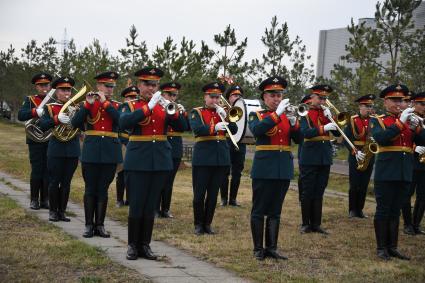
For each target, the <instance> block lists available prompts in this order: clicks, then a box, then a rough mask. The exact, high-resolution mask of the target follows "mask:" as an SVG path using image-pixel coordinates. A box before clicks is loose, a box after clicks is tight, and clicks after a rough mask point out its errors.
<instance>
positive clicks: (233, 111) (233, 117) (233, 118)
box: [219, 94, 243, 122]
mask: <svg viewBox="0 0 425 283" xmlns="http://www.w3.org/2000/svg"><path fill="white" fill-rule="evenodd" d="M219 106H220V107H223V108H224V109H225V110H226V113H227V116H226V119H227V120H229V122H237V121H239V120H240V119H241V118H242V115H243V110H242V108H240V107H238V106H232V105H230V103H229V102H228V101H227V100H226V98H224V96H223V95H222V94H221V95H220V102H219Z"/></svg>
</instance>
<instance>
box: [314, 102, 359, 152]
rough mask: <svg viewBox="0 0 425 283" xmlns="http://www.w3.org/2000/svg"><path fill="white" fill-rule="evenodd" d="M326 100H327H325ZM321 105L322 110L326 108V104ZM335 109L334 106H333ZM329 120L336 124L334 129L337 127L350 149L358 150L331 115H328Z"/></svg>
mask: <svg viewBox="0 0 425 283" xmlns="http://www.w3.org/2000/svg"><path fill="white" fill-rule="evenodd" d="M327 101H328V100H327ZM321 107H322V109H323V110H325V109H328V108H327V107H326V106H324V105H321ZM335 109H336V108H335ZM329 120H330V121H331V122H332V123H334V124H335V126H336V129H337V131H338V132H339V133H340V134H341V136H342V137H343V138H344V140H345V141H346V142H347V144H348V145H349V146H350V147H351V149H352V150H353V151H354V152H357V151H358V150H357V148H356V147H355V146H354V144H353V143H352V142H351V141H350V139H349V138H348V137H347V135H346V134H345V133H344V131H343V130H341V128H340V126H339V124H337V122H336V121H335V120H334V118H332V117H329Z"/></svg>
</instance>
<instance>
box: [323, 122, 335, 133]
mask: <svg viewBox="0 0 425 283" xmlns="http://www.w3.org/2000/svg"><path fill="white" fill-rule="evenodd" d="M323 130H324V131H325V132H329V131H336V125H335V124H334V123H327V124H326V125H325V126H323Z"/></svg>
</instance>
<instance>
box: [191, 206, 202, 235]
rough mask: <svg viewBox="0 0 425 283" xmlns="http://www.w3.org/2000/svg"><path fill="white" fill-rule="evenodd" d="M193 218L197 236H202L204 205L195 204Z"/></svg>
mask: <svg viewBox="0 0 425 283" xmlns="http://www.w3.org/2000/svg"><path fill="white" fill-rule="evenodd" d="M193 218H194V224H195V235H197V236H200V235H202V234H204V233H205V231H204V204H203V203H202V202H200V203H195V202H193Z"/></svg>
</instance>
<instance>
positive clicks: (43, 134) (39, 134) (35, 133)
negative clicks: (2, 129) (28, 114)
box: [25, 89, 55, 142]
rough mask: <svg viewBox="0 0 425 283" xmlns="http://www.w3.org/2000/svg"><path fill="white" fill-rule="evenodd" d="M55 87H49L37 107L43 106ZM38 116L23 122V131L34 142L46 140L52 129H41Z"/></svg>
mask: <svg viewBox="0 0 425 283" xmlns="http://www.w3.org/2000/svg"><path fill="white" fill-rule="evenodd" d="M54 92H55V89H51V90H50V91H49V92H48V93H47V94H46V97H44V99H43V101H41V103H40V105H39V106H38V107H37V108H43V107H44V105H46V103H47V102H49V100H50V99H51V98H52V96H53V93H54ZM39 123H40V118H32V119H30V120H28V121H26V122H25V133H26V134H27V137H28V138H29V139H30V140H33V141H35V142H46V141H48V140H49V139H50V136H51V135H52V131H51V130H48V131H43V130H42V129H41V128H40V126H39Z"/></svg>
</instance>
